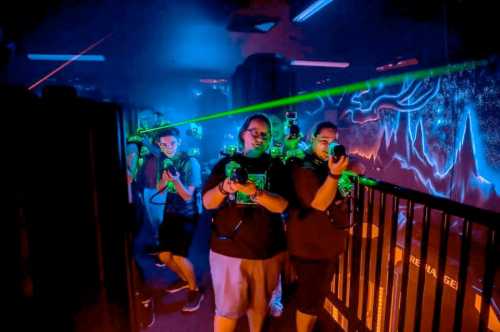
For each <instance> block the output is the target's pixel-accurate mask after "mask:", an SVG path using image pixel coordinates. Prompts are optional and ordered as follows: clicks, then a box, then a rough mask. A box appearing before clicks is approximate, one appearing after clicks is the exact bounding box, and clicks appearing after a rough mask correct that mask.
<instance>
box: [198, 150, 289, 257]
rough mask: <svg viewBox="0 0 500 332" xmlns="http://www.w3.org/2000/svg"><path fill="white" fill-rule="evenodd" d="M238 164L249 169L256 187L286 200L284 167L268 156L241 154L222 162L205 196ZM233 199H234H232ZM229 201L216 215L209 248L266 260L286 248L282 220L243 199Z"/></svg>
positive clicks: (209, 179)
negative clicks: (232, 163)
mask: <svg viewBox="0 0 500 332" xmlns="http://www.w3.org/2000/svg"><path fill="white" fill-rule="evenodd" d="M230 161H235V162H237V163H238V164H240V165H241V166H242V167H244V168H246V170H247V171H248V174H249V178H250V179H252V180H253V181H254V182H257V187H260V186H263V187H262V188H261V189H264V190H266V191H269V192H271V193H275V194H279V195H281V196H282V197H285V198H286V197H287V195H288V194H289V193H290V190H287V186H288V184H289V183H290V180H289V179H288V178H287V177H286V172H285V168H284V166H283V164H282V163H281V161H280V160H278V159H272V158H271V157H270V156H269V155H268V154H264V155H262V156H261V157H259V158H248V157H245V156H243V155H240V154H236V155H234V156H233V157H226V158H223V159H221V160H220V161H219V162H218V163H217V164H216V165H215V166H214V168H213V170H212V173H211V174H210V176H209V177H208V179H207V182H206V183H205V186H204V187H203V194H204V193H205V192H206V191H208V190H210V189H212V188H214V187H215V186H217V185H218V184H219V183H220V182H221V181H223V180H224V179H225V178H226V171H225V170H226V164H228V163H229V162H230ZM231 196H232V195H231ZM231 196H229V197H227V198H226V199H225V201H224V202H222V203H221V205H220V206H219V208H217V209H216V210H214V213H213V223H212V227H213V231H212V237H211V244H210V248H211V249H212V250H213V251H214V252H216V253H219V254H222V255H226V256H231V257H238V258H246V259H267V258H270V257H272V256H274V255H275V254H277V253H279V252H281V251H284V250H285V248H286V244H285V235H284V231H283V223H282V218H281V215H280V214H279V213H272V212H270V211H269V210H267V209H266V208H264V207H262V206H260V205H258V204H248V201H246V200H245V199H244V198H241V197H238V195H234V196H235V197H234V199H232V198H233V197H231Z"/></svg>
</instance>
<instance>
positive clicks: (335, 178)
mask: <svg viewBox="0 0 500 332" xmlns="http://www.w3.org/2000/svg"><path fill="white" fill-rule="evenodd" d="M328 176H329V177H331V178H332V179H334V180H338V179H340V174H333V173H331V172H328Z"/></svg>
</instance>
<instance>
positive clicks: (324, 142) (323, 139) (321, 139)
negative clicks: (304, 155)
mask: <svg viewBox="0 0 500 332" xmlns="http://www.w3.org/2000/svg"><path fill="white" fill-rule="evenodd" d="M315 140H316V141H317V142H318V143H319V144H322V145H330V143H332V142H334V141H335V139H334V138H327V137H316V138H315Z"/></svg>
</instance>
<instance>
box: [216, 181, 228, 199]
mask: <svg viewBox="0 0 500 332" xmlns="http://www.w3.org/2000/svg"><path fill="white" fill-rule="evenodd" d="M217 188H218V189H219V192H220V193H221V194H222V195H224V196H227V195H229V193H228V192H227V191H225V190H224V181H222V182H219V184H218V185H217Z"/></svg>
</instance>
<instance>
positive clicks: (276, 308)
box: [269, 301, 283, 317]
mask: <svg viewBox="0 0 500 332" xmlns="http://www.w3.org/2000/svg"><path fill="white" fill-rule="evenodd" d="M269 314H270V315H271V316H273V317H281V315H283V304H282V303H281V301H273V302H271V304H269Z"/></svg>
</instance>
